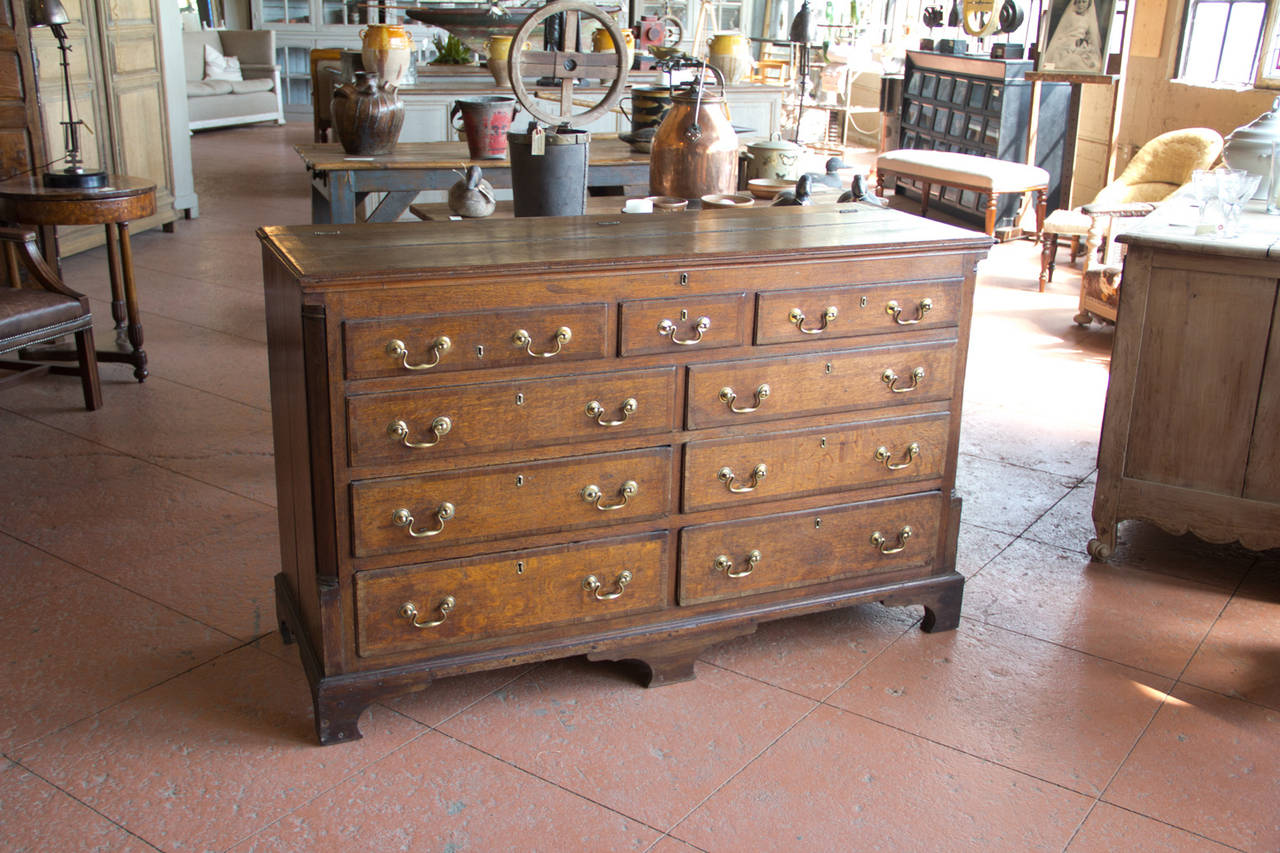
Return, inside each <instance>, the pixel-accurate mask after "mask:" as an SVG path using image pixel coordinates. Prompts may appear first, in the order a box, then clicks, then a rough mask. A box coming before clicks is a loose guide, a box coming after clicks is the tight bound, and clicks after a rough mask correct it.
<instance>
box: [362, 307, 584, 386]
mask: <svg viewBox="0 0 1280 853" xmlns="http://www.w3.org/2000/svg"><path fill="white" fill-rule="evenodd" d="M608 317H609V307H608V305H606V304H604V303H599V304H590V305H564V306H552V307H548V308H511V309H507V310H504V311H478V312H475V313H473V314H422V315H418V316H412V317H395V318H392V319H388V320H349V321H347V322H346V323H344V324H343V327H344V343H345V346H346V360H347V378H348V379H367V378H371V377H374V376H414V375H422V374H436V373H445V372H449V371H454V370H477V369H481V368H485V367H511V366H513V365H519V364H540V363H544V362H547V363H551V364H556V363H559V362H562V361H580V360H582V359H590V358H603V357H604V355H605V353H606V352H608V345H609V341H608Z"/></svg>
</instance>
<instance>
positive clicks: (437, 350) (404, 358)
mask: <svg viewBox="0 0 1280 853" xmlns="http://www.w3.org/2000/svg"><path fill="white" fill-rule="evenodd" d="M451 349H453V341H451V340H449V338H448V337H447V336H446V335H441V336H440V337H438V338H436V339H435V341H434V342H433V343H432V344H431V355H432V358H431V361H428V362H425V363H423V364H410V363H409V348H408V347H406V346H405V345H404V341H402V340H400V339H398V338H393V339H392V340H389V341H387V355H389V356H391V357H392V358H398V359H400V366H401V367H403V368H405V369H406V370H430V369H431V368H433V367H435V366H436V365H437V364H439V363H440V356H442V355H444V354H445V353H447V352H448V351H449V350H451Z"/></svg>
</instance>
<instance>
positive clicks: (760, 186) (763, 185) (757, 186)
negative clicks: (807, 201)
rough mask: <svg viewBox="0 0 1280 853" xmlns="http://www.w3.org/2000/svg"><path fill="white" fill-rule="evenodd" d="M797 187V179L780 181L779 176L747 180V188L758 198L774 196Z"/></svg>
mask: <svg viewBox="0 0 1280 853" xmlns="http://www.w3.org/2000/svg"><path fill="white" fill-rule="evenodd" d="M795 188H796V182H795V181H780V180H778V179H777V178H752V179H751V180H749V181H747V189H748V190H750V191H751V194H752V195H753V196H755V197H756V198H773V197H774V196H776V195H777V194H778V193H780V192H782V191H783V190H794V189H795Z"/></svg>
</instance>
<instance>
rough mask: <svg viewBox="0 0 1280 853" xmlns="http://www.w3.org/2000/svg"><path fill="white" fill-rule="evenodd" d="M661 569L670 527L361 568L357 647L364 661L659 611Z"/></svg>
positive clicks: (663, 583) (662, 599)
mask: <svg viewBox="0 0 1280 853" xmlns="http://www.w3.org/2000/svg"><path fill="white" fill-rule="evenodd" d="M666 574H667V534H666V533H658V534H652V533H650V534H645V535H644V536H642V537H631V538H619V539H612V540H609V539H606V540H602V541H600V542H595V543H580V544H575V545H567V546H559V547H556V548H539V549H536V550H530V551H509V552H507V553H505V554H500V555H486V556H484V557H479V558H474V559H468V560H456V561H451V562H447V563H441V564H434V565H428V566H408V567H402V568H395V569H380V570H376V571H368V572H357V573H356V576H355V597H356V626H357V632H356V647H357V651H358V652H359V654H360V655H361V656H362V657H368V656H370V655H380V654H387V653H389V652H400V651H414V650H418V649H429V648H431V647H433V646H437V645H452V644H456V643H458V642H464V641H471V640H482V639H484V638H486V637H491V636H495V635H502V634H515V633H519V632H521V631H528V630H532V629H535V628H545V627H548V626H551V625H561V624H566V623H574V622H589V621H594V620H598V619H609V618H612V617H616V616H623V615H629V614H633V613H644V612H646V611H650V610H658V609H660V608H662V607H663V606H664V604H665V603H666V597H667V580H666ZM442 650H443V649H442Z"/></svg>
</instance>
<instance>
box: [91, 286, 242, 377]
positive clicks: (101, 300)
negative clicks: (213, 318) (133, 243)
mask: <svg viewBox="0 0 1280 853" xmlns="http://www.w3.org/2000/svg"><path fill="white" fill-rule="evenodd" d="M141 267H142V265H141V264H135V269H137V268H141ZM152 272H157V273H163V274H164V275H173V273H167V272H164V271H163V270H152ZM188 281H196V282H198V283H200V284H204V282H199V281H198V280H197V279H188ZM222 289H223V290H231V291H234V292H236V293H248V292H249V291H247V290H238V289H237V288H227V287H224V288H222ZM89 298H90V299H91V300H93V301H95V302H99V303H106V304H108V305H109V304H110V302H111V299H110V297H96V296H90V297H89ZM146 313H147V316H149V317H161V318H163V319H164V320H166V321H167V322H170V323H175V324H178V325H182V326H191V327H192V328H193V329H201V330H203V331H206V332H214V333H216V334H219V335H226V336H227V337H229V338H235V339H236V340H238V341H248V342H250V343H253V344H257V345H258V346H261V347H263V348H264V349H265V348H266V346H267V345H266V342H264V341H261V340H259V339H257V338H250V337H246V336H244V335H237V334H236V333H234V332H228V331H227V330H226V329H220V328H218V327H217V326H206V325H204V324H203V323H193V322H191V321H190V320H188V319H185V318H182V317H171V316H170V315H168V314H164V313H162V312H160V311H157V310H155V309H154V308H148V309H147V312H146ZM144 349H145V347H144ZM147 366H148V368H150V367H153V366H154V365H152V364H150V363H148V365H147Z"/></svg>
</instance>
